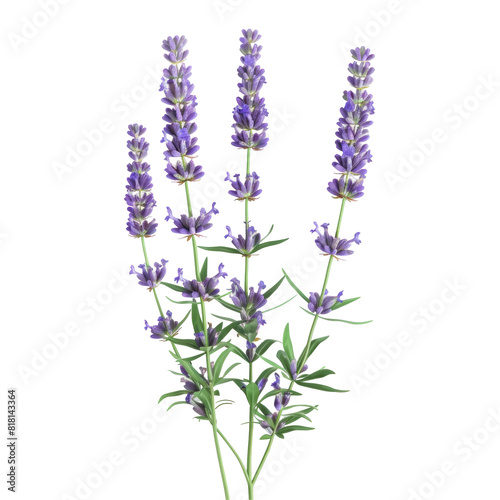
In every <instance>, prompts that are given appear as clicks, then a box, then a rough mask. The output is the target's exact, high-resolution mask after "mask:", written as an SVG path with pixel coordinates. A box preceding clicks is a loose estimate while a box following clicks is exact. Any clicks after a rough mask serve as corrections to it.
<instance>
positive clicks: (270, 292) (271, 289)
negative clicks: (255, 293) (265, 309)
mask: <svg viewBox="0 0 500 500" xmlns="http://www.w3.org/2000/svg"><path fill="white" fill-rule="evenodd" d="M284 279H285V277H284V276H283V277H282V278H281V279H279V280H278V282H277V283H275V284H274V285H273V286H272V287H271V288H270V289H269V290H268V291H267V292H265V293H263V295H264V298H265V299H268V298H269V297H270V296H271V295H272V294H273V293H274V292H275V291H276V290H277V289H278V288H279V287H280V285H281V283H283V280H284Z"/></svg>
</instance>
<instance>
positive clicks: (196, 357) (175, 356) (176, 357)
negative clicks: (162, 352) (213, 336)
mask: <svg viewBox="0 0 500 500" xmlns="http://www.w3.org/2000/svg"><path fill="white" fill-rule="evenodd" d="M216 350H217V349H214V351H212V352H215V351H216ZM170 354H171V355H172V356H173V357H174V359H175V360H176V361H179V359H180V358H179V356H177V354H175V352H172V351H170ZM202 356H205V353H204V352H202V353H200V354H196V356H191V357H190V358H184V361H186V362H187V363H191V361H195V360H196V359H199V358H201V357H202Z"/></svg>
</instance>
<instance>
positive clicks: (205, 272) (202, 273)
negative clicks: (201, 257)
mask: <svg viewBox="0 0 500 500" xmlns="http://www.w3.org/2000/svg"><path fill="white" fill-rule="evenodd" d="M207 275H208V257H206V258H205V261H204V262H203V266H201V271H200V278H201V281H204V280H205V279H206V277H207Z"/></svg>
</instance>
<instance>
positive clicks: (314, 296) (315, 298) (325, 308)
mask: <svg viewBox="0 0 500 500" xmlns="http://www.w3.org/2000/svg"><path fill="white" fill-rule="evenodd" d="M343 293H344V292H343V291H342V292H339V293H338V294H337V295H336V296H335V297H333V296H327V294H328V290H325V294H324V296H323V300H322V301H321V305H320V296H319V293H316V292H311V293H310V298H309V303H308V304H307V307H308V309H309V311H311V312H312V313H316V314H328V313H329V312H332V307H333V306H334V305H335V304H336V303H337V302H342V300H341V299H340V297H342V295H343Z"/></svg>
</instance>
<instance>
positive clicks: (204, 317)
mask: <svg viewBox="0 0 500 500" xmlns="http://www.w3.org/2000/svg"><path fill="white" fill-rule="evenodd" d="M182 163H183V165H184V166H185V160H184V157H182ZM184 186H185V190H186V201H187V206H188V213H189V217H192V216H193V209H192V206H191V196H190V194H189V185H188V183H187V182H185V183H184ZM191 241H192V242H193V256H194V269H195V274H196V279H197V280H198V281H201V277H200V262H199V257H198V245H197V243H196V236H195V235H193V236H192V238H191ZM200 302H201V315H202V321H203V333H204V335H205V339H208V333H207V312H206V309H205V302H204V300H203V299H201V301H200ZM205 357H206V363H207V375H208V385H209V390H210V402H211V406H212V408H213V411H212V412H211V416H210V423H211V424H212V429H213V435H214V443H215V451H216V452H217V461H218V463H219V469H220V475H221V479H222V485H223V487H224V496H225V498H226V500H229V498H230V496H229V488H228V485H227V479H226V472H225V470H224V462H223V460H222V454H221V450H220V444H219V438H218V433H217V416H216V413H215V395H214V380H213V373H212V366H211V362H210V352H209V351H208V350H207V351H206V356H205Z"/></svg>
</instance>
